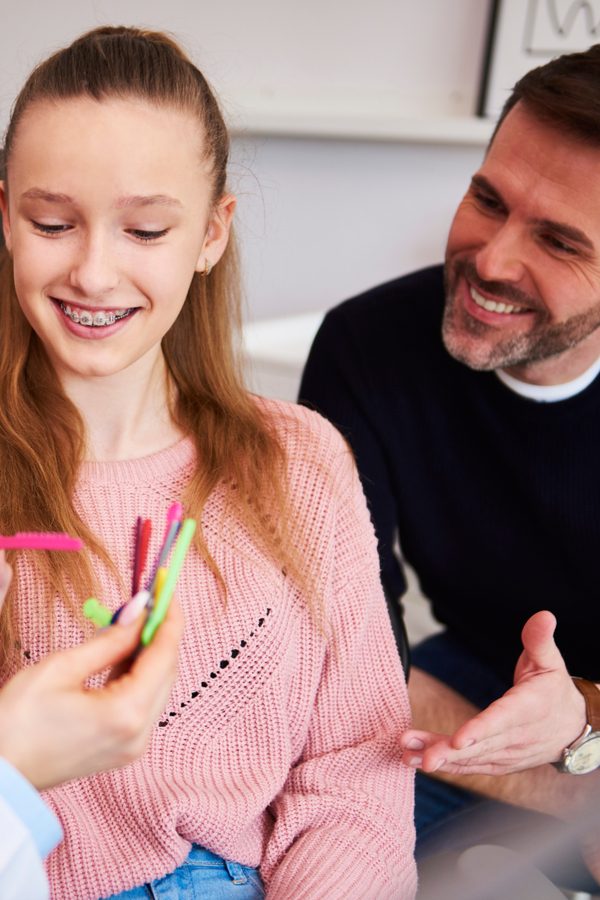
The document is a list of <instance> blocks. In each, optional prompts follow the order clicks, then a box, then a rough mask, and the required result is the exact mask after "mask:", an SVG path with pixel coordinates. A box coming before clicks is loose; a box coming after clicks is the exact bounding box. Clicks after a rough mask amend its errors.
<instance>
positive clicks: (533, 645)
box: [521, 610, 564, 669]
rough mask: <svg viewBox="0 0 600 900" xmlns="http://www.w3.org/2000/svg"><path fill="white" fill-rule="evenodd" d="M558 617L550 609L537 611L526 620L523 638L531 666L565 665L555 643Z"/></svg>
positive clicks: (554, 666)
mask: <svg viewBox="0 0 600 900" xmlns="http://www.w3.org/2000/svg"><path fill="white" fill-rule="evenodd" d="M555 628H556V619H555V617H554V616H553V615H552V613H551V612H548V610H542V611H541V612H537V613H535V615H533V616H531V618H530V619H528V620H527V621H526V622H525V625H524V626H523V631H522V633H521V639H522V641H523V647H524V649H525V651H526V653H527V654H528V656H529V666H530V667H531V666H532V665H533V666H534V667H535V668H539V669H553V668H556V667H557V666H558V665H563V664H564V663H563V658H562V656H561V655H560V652H559V650H558V647H557V646H556V644H555V643H554V637H553V635H554V630H555Z"/></svg>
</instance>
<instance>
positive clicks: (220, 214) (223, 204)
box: [196, 194, 237, 273]
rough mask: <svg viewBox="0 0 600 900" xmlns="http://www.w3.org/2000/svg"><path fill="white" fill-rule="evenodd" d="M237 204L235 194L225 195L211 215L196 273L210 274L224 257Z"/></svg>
mask: <svg viewBox="0 0 600 900" xmlns="http://www.w3.org/2000/svg"><path fill="white" fill-rule="evenodd" d="M236 204H237V200H236V198H235V197H234V196H233V194H225V195H224V196H223V197H221V199H220V200H219V202H218V203H217V205H216V206H215V208H214V209H213V211H212V213H211V214H210V218H209V220H208V228H207V229H206V235H205V237H204V242H203V244H202V250H201V251H200V256H199V257H198V262H197V263H196V272H201V273H202V272H203V273H208V272H210V270H211V269H212V267H213V266H215V265H216V264H217V263H218V261H219V260H220V259H221V257H222V256H223V253H224V252H225V247H226V246H227V242H228V240H229V232H230V230H231V222H232V220H233V214H234V212H235V207H236Z"/></svg>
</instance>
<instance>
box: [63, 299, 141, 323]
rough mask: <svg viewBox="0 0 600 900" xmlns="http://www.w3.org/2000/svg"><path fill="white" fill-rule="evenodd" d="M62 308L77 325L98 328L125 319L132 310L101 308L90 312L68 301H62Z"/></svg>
mask: <svg viewBox="0 0 600 900" xmlns="http://www.w3.org/2000/svg"><path fill="white" fill-rule="evenodd" d="M60 308H61V309H62V311H63V312H64V314H65V316H67V317H68V318H69V319H70V320H71V322H75V324H76V325H92V326H94V327H96V328H98V327H100V326H102V325H114V324H115V322H117V321H118V320H119V319H124V318H125V316H128V315H129V313H130V312H131V310H130V309H111V310H110V311H109V310H106V311H105V310H102V309H99V310H98V311H97V312H90V311H89V310H87V309H77V307H71V306H69V305H68V304H67V303H61V304H60Z"/></svg>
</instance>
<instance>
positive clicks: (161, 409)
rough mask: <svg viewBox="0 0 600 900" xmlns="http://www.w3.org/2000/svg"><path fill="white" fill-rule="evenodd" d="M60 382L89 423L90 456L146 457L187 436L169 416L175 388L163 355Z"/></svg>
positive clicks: (103, 458) (103, 459)
mask: <svg viewBox="0 0 600 900" xmlns="http://www.w3.org/2000/svg"><path fill="white" fill-rule="evenodd" d="M61 380H62V384H63V388H64V390H65V392H66V394H67V396H68V397H69V398H70V400H72V402H73V403H74V404H75V405H76V406H77V408H78V410H79V412H80V414H81V416H82V418H83V420H84V422H85V427H86V434H87V454H86V456H87V459H88V460H93V461H97V462H107V461H113V460H119V459H135V458H137V457H140V456H148V455H149V454H151V453H157V452H158V451H160V450H164V449H165V448H166V447H170V446H172V445H173V444H174V443H176V442H177V441H178V440H179V439H180V438H181V437H183V434H182V432H181V431H180V430H179V428H178V427H177V426H176V425H175V423H174V422H173V420H172V417H171V414H170V409H171V408H172V402H171V401H172V400H173V396H172V394H173V387H172V385H171V384H170V382H169V379H168V376H167V368H166V364H165V361H164V358H163V356H162V354H160V355H159V356H158V357H157V358H156V359H155V360H154V361H152V362H150V363H148V361H147V360H138V362H137V363H136V364H135V365H134V366H130V367H129V368H128V369H127V370H125V371H123V372H118V373H116V374H115V375H109V376H103V377H101V378H89V377H85V378H79V377H71V376H67V377H63V378H62V379H61Z"/></svg>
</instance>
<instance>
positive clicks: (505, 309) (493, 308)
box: [470, 286, 527, 315]
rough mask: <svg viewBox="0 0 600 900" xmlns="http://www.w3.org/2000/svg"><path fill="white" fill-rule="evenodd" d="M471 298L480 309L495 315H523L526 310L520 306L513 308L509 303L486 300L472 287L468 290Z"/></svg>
mask: <svg viewBox="0 0 600 900" xmlns="http://www.w3.org/2000/svg"><path fill="white" fill-rule="evenodd" d="M470 292H471V297H472V298H473V300H474V301H475V303H476V304H477V306H480V307H481V308H482V309H487V311H488V312H495V313H504V314H505V315H509V314H510V313H523V312H526V311H527V310H525V309H523V307H522V306H513V305H512V304H511V303H496V301H495V300H488V299H487V297H483V296H482V295H481V294H480V293H479V291H476V290H475V288H474V287H472V286H471V288H470Z"/></svg>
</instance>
